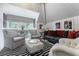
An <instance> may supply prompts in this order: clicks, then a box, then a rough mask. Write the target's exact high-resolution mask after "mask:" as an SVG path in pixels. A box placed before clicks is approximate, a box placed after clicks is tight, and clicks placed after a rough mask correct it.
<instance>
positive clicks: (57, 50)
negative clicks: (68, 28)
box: [49, 38, 79, 56]
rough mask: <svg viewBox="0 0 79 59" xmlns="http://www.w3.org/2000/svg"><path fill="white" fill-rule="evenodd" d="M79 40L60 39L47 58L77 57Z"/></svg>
mask: <svg viewBox="0 0 79 59" xmlns="http://www.w3.org/2000/svg"><path fill="white" fill-rule="evenodd" d="M78 42H79V38H77V39H66V38H61V39H60V41H59V43H57V44H55V45H54V46H53V47H52V48H51V49H50V52H49V56H79V43H78Z"/></svg>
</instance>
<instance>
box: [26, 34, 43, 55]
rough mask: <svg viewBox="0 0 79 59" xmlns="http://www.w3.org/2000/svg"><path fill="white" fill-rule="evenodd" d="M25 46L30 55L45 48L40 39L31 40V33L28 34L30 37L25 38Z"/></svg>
mask: <svg viewBox="0 0 79 59" xmlns="http://www.w3.org/2000/svg"><path fill="white" fill-rule="evenodd" d="M25 44H26V48H27V50H28V51H29V53H30V54H33V53H35V52H38V51H39V50H42V49H43V47H44V44H43V43H42V42H41V41H40V40H39V39H31V34H30V33H28V35H27V36H26V37H25Z"/></svg>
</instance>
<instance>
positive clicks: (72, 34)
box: [68, 31, 76, 39]
mask: <svg viewBox="0 0 79 59" xmlns="http://www.w3.org/2000/svg"><path fill="white" fill-rule="evenodd" d="M68 38H71V39H75V38H76V32H75V31H69V32H68Z"/></svg>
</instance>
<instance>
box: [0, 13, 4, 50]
mask: <svg viewBox="0 0 79 59" xmlns="http://www.w3.org/2000/svg"><path fill="white" fill-rule="evenodd" d="M1 28H3V13H2V12H0V51H1V50H2V49H3V48H4V36H3V30H2V29H1Z"/></svg>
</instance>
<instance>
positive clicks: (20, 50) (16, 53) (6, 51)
mask: <svg viewBox="0 0 79 59" xmlns="http://www.w3.org/2000/svg"><path fill="white" fill-rule="evenodd" d="M43 43H44V45H45V46H44V48H43V50H42V51H39V52H37V53H35V54H33V55H30V54H29V52H28V50H27V49H26V47H25V45H24V46H22V47H18V48H16V49H14V50H11V49H8V48H4V49H3V50H2V51H1V52H0V56H48V54H49V51H50V48H51V47H52V44H49V43H48V42H45V41H43Z"/></svg>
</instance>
